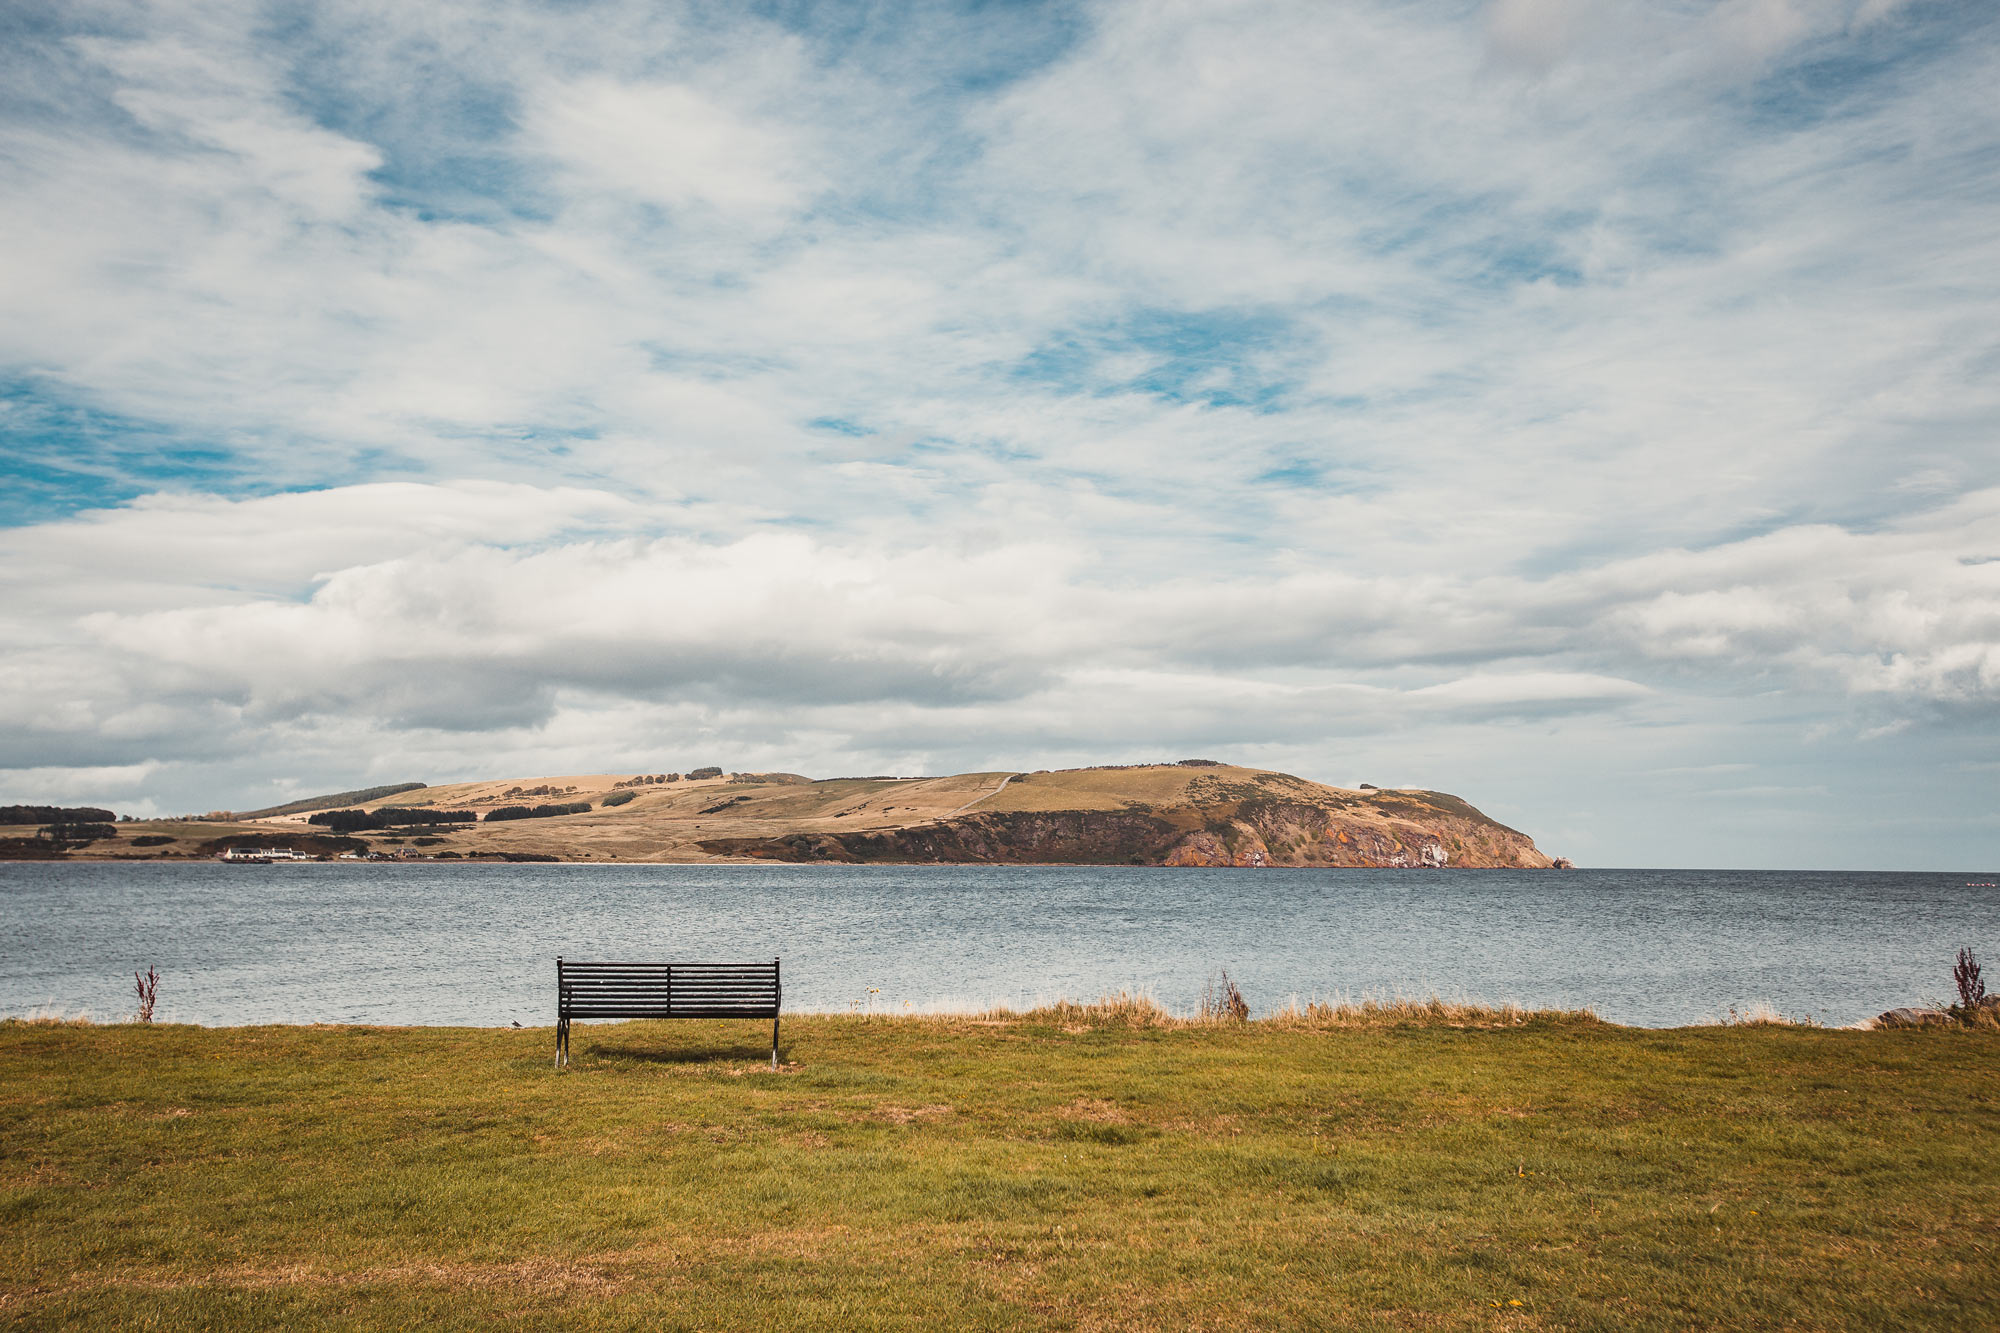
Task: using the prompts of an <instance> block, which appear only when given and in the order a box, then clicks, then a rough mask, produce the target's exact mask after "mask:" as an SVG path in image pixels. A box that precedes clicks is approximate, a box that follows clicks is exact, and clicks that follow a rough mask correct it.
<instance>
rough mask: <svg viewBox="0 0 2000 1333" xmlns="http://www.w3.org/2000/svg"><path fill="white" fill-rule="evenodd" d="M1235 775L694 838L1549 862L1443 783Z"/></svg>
mask: <svg viewBox="0 0 2000 1333" xmlns="http://www.w3.org/2000/svg"><path fill="white" fill-rule="evenodd" d="M1246 774H1247V777H1246V776H1244V775H1246ZM1232 777H1233V778H1234V780H1233V781H1227V782H1225V781H1222V780H1215V781H1211V782H1209V783H1207V784H1202V783H1200V782H1196V783H1193V784H1190V790H1189V791H1188V792H1187V793H1186V796H1187V798H1188V799H1186V800H1183V801H1176V802H1169V803H1159V804H1154V803H1148V802H1145V801H1140V800H1132V801H1128V802H1127V803H1126V804H1125V806H1124V808H1121V809H1116V810H1106V809H1069V810H1064V809H1042V810H989V811H973V812H970V813H967V814H962V815H958V816H956V817H953V818H948V819H940V820H936V821H933V822H928V823H921V824H914V825H911V826H909V827H906V828H896V829H875V830H868V831H855V832H851V833H850V832H838V833H834V832H806V831H800V832H797V833H790V834H785V835H781V836H778V837H762V838H758V837H738V838H716V839H710V840H707V841H704V842H702V843H701V847H702V849H703V850H704V851H708V852H711V853H714V854H716V855H720V856H749V857H757V858H761V859H768V860H779V861H881V862H890V861H914V862H947V863H950V862H972V863H1015V864H1034V863H1041V864H1050V863H1054V864H1076V865H1158V866H1243V867H1256V866H1355V867H1380V868H1411V869H1423V868H1427V869H1443V868H1446V867H1449V866H1458V867H1494V866H1516V867H1525V868H1546V867H1548V866H1550V865H1552V864H1553V863H1552V862H1551V860H1550V859H1549V858H1548V857H1547V856H1545V855H1543V854H1542V852H1541V851H1540V850H1539V849H1537V848H1536V846H1535V844H1534V841H1533V839H1531V838H1529V837H1528V836H1527V835H1526V834H1524V833H1520V832H1518V831H1517V830H1514V829H1511V828H1508V827H1506V826H1505V825H1504V824H1500V823H1497V822H1495V821H1494V820H1492V819H1489V818H1487V817H1486V816H1485V815H1483V814H1481V813H1480V812H1479V811H1478V810H1476V809H1474V808H1473V807H1472V806H1470V805H1468V804H1466V803H1465V802H1464V801H1462V800H1460V799H1459V798H1457V797H1455V796H1450V795H1446V794H1445V793H1443V792H1429V791H1383V792H1373V793H1360V792H1344V791H1341V790H1340V789H1337V788H1327V787H1321V786H1319V785H1318V784H1316V783H1306V782H1304V781H1303V780H1301V779H1297V778H1291V777H1289V776H1288V775H1285V774H1269V775H1265V774H1256V773H1254V772H1253V771H1245V770H1238V771H1237V774H1236V775H1232ZM1265 778H1269V779H1274V781H1269V782H1266V781H1263V779H1265ZM1204 786H1205V787H1206V789H1204Z"/></svg>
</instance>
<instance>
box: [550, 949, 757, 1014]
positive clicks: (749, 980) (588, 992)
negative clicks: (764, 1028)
mask: <svg viewBox="0 0 2000 1333" xmlns="http://www.w3.org/2000/svg"><path fill="white" fill-rule="evenodd" d="M783 998H784V988H783V987H782V986H780V985H779V984H778V960H777V959H775V958H773V959H772V960H771V961H770V962H768V963H572V962H567V961H565V960H564V959H561V958H558V959H556V1017H558V1018H776V1017H777V1016H778V1005H779V1004H780V1002H781V1001H782V1000H783Z"/></svg>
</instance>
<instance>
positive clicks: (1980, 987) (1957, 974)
mask: <svg viewBox="0 0 2000 1333" xmlns="http://www.w3.org/2000/svg"><path fill="white" fill-rule="evenodd" d="M1951 979H1952V980H1953V981H1954V982H1956V983H1957V985H1958V1003H1959V1006H1960V1007H1961V1008H1965V1009H1977V1008H1978V1007H1979V1003H1980V1001H1982V1000H1984V999H1985V998H1986V979H1985V978H1984V977H1982V976H1980V975H1979V960H1978V959H1977V958H1974V957H1973V956H1972V950H1970V949H1960V950H1959V951H1958V965H1957V966H1956V967H1954V968H1952V969H1951Z"/></svg>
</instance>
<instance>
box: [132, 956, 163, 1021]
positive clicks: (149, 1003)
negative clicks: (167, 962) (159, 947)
mask: <svg viewBox="0 0 2000 1333" xmlns="http://www.w3.org/2000/svg"><path fill="white" fill-rule="evenodd" d="M132 979H133V981H134V982H136V983H137V985H138V991H139V1021H140V1022H141V1023H150V1022H152V1021H153V1005H154V1004H156V1003H157V1002H158V1001H159V998H160V973H159V971H158V969H156V968H151V967H149V968H147V969H146V970H145V971H144V972H134V973H133V974H132Z"/></svg>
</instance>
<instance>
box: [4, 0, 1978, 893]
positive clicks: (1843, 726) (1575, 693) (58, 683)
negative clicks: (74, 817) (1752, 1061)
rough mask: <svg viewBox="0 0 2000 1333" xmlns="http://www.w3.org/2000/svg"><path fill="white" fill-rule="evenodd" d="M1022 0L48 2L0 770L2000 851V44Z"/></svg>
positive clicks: (1852, 26) (1868, 28) (10, 381)
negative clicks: (1832, 836) (1727, 801)
mask: <svg viewBox="0 0 2000 1333" xmlns="http://www.w3.org/2000/svg"><path fill="white" fill-rule="evenodd" d="M1003 9H1007V10H1008V12H1002V13H997V14H996V13H994V12H991V11H990V10H989V9H986V8H979V9H968V10H959V9H957V8H954V7H951V6H946V5H937V6H932V7H925V8H921V9H918V10H916V11H913V14H912V16H911V17H910V19H909V21H908V22H906V23H899V24H896V25H893V26H887V25H883V24H881V23H880V22H879V20H877V19H873V18H871V17H870V16H869V14H868V13H867V12H866V11H861V10H856V11H854V12H853V13H852V14H844V13H843V14H838V15H837V14H836V13H835V12H834V11H833V10H831V9H815V11H814V12H813V13H812V14H810V15H808V16H806V17H804V18H802V19H799V20H798V21H796V22H790V23H780V22H777V21H774V20H768V19H756V18H749V17H744V16H741V15H738V14H735V13H733V12H725V11H719V10H714V9H708V8H701V7H691V8H688V9H685V10H682V9H676V8H672V7H660V6H654V5H629V6H628V5H621V4H616V3H606V4H600V5H596V6H593V7H591V9H590V10H589V12H588V13H587V14H577V13H572V12H570V11H554V10H547V9H545V8H542V7H540V6H534V5H526V4H522V5H506V4H501V5H480V6H464V7H454V6H450V5H442V6H426V7H424V8H423V9H422V10H421V11H412V10H410V9H408V7H403V6H374V5H368V4H363V3H350V4H342V5H333V6H318V7H313V8H311V9H307V10H293V9H285V10H282V11H280V10H271V9H267V8H264V7H261V6H254V5H247V4H246V5H242V6H239V7H232V6H230V5H204V6H199V7H195V6H181V5H174V4H157V5H145V6H127V5H122V4H121V5H105V6H102V7H91V6H64V7H62V8H61V9H60V10H56V9H51V10H49V11H47V12H45V13H43V14H42V15H40V16H39V18H38V19H37V20H36V21H33V22H30V23H29V24H28V25H27V27H26V36H25V38H24V40H21V41H19V42H16V43H14V44H13V45H12V50H11V53H10V54H9V55H8V56H6V57H5V60H6V73H7V75H8V77H7V79H6V80H5V84H6V86H7V88H8V89H9V90H10V91H9V92H8V93H7V94H6V95H5V98H6V100H5V102H4V104H0V231H4V232H5V234H7V235H8V236H9V237H10V238H15V239H14V240H13V241H11V242H10V245H9V246H8V247H7V249H6V252H5V255H4V256H0V302H4V308H5V311H6V318H5V319H4V320H0V387H4V389H5V393H4V396H0V429H4V430H5V431H6V434H5V436H4V443H3V444H0V447H4V449H5V451H6V454H5V456H6V459H7V460H8V461H7V470H8V473H9V475H10V477H11V478H12V479H13V480H14V482H15V485H14V486H13V488H12V489H13V494H14V498H13V499H12V500H11V501H10V506H11V507H10V509H9V510H8V511H7V513H8V515H9V516H10V517H11V519H12V521H13V524H14V526H12V527H11V528H9V529H6V530H4V531H0V545H4V546H5V548H6V552H7V555H6V564H5V569H4V573H0V598H4V601H0V619H3V620H4V622H5V623H4V628H5V629H6V631H7V644H8V646H7V647H6V648H5V650H4V651H0V677H4V680H5V682H6V687H7V697H8V698H9V699H10V701H12V702H11V703H10V707H9V708H8V709H7V711H6V715H5V716H4V718H0V735H4V758H3V759H0V763H4V765H5V770H4V771H0V779H4V781H0V786H4V787H5V788H6V790H7V794H9V795H14V794H18V795H19V796H22V797H27V798H34V797H38V796H39V795H40V794H41V793H42V792H45V791H53V790H55V789H56V788H57V787H63V788H64V790H65V791H67V790H69V789H70V788H75V789H77V790H80V791H85V792H86V794H90V795H94V796H99V797H102V798H104V799H107V800H111V801H112V802H113V803H117V804H121V805H122V806H123V807H127V808H136V807H138V806H140V805H143V804H145V803H147V802H151V803H153V804H154V805H155V806H162V805H164V807H165V808H169V809H171V808H176V807H195V806H207V805H216V804H240V805H248V804H256V803H262V801H263V799H264V798H266V797H268V796H270V795H272V794H274V793H275V792H282V791H286V790H297V789H301V788H311V787H317V786H341V785H350V782H351V781H359V780H363V779H366V778H371V777H380V778H387V779H400V778H406V777H411V776H415V777H421V778H426V779H430V780H439V779H443V778H446V777H451V776H457V775H460V774H466V773H473V772H482V773H483V772H499V771H502V770H504V771H506V772H510V773H511V772H515V771H517V770H518V771H519V772H521V773H523V774H524V775H525V774H526V773H528V772H530V771H555V770H558V769H562V768H568V769H570V770H571V771H576V770H578V769H586V768H587V769H593V770H594V769H618V768H622V767H633V768H648V769H657V768H659V767H662V766H668V767H671V766H676V765H677V764H679V765H680V766H685V765H687V764H692V763H696V762H706V761H707V759H705V758H700V757H697V755H696V753H695V752H696V751H699V752H700V753H701V754H702V755H707V756H711V757H713V758H714V759H715V761H717V762H723V763H726V764H729V765H730V766H734V767H787V768H802V769H809V770H813V771H832V770H837V769H849V770H861V771H871V772H872V771H883V770H884V769H887V768H896V767H903V768H908V769H920V768H921V769H939V768H946V767H977V766H986V765H996V766H999V765H1014V764H1023V765H1039V764H1043V763H1057V762H1067V761H1073V760H1102V759H1123V758H1131V757H1144V756H1152V755H1158V754H1166V753H1174V752H1178V751H1180V750H1184V749H1189V748H1191V747H1200V748H1202V749H1203V750H1204V751H1207V752H1216V753H1218V754H1221V755H1222V757H1235V758H1241V759H1245V760H1249V761H1259V762H1272V763H1282V764H1285V765H1288V766H1291V767H1295V768H1298V769H1301V770H1303V771H1307V772H1309V773H1312V774H1313V775H1315V776H1321V777H1325V778H1329V779H1332V780H1361V779H1363V778H1368V779H1370V780H1375V781H1384V780H1390V781H1410V782H1423V783H1425V784H1427V785H1433V786H1441V787H1452V788H1456V789H1459V790H1463V791H1465V792H1466V793H1467V794H1468V795H1471V796H1473V797H1474V798H1475V799H1483V800H1484V801H1485V802H1486V803H1487V804H1489V805H1492V806H1494V807H1495V808H1496V810H1497V811H1498V812H1501V813H1503V814H1505V815H1506V816H1508V817H1510V818H1513V819H1515V820H1516V821H1518V822H1522V823H1524V824H1526V825H1527V826H1528V827H1530V829H1531V830H1532V831H1536V832H1538V833H1540V832H1542V830H1544V829H1547V830H1549V831H1550V835H1551V836H1550V837H1548V838H1545V840H1552V841H1561V840H1562V839H1563V838H1565V837H1567V838H1568V839H1569V840H1570V841H1569V843H1568V844H1567V846H1568V847H1573V848H1574V849H1576V850H1578V851H1581V852H1583V853H1584V854H1586V855H1588V856H1591V857H1592V858H1593V859H1596V860H1599V861H1600V862H1601V861H1603V860H1606V859H1617V860H1628V861H1629V860H1651V861H1658V862H1663V863H1673V862H1685V861H1688V860H1693V861H1697V862H1700V861H1708V862H1710V863H1713V862H1714V861H1715V860H1718V859H1722V860H1728V859H1734V860H1739V861H1757V862H1766V863H1767V862H1769V861H1771V860H1779V861H1782V860H1785V859H1787V857H1788V856H1792V855H1793V853H1792V852H1791V851H1790V849H1791V848H1796V847H1814V846H1819V845H1821V841H1820V840H1821V839H1822V838H1823V836H1824V832H1825V830H1828V829H1834V828H1842V827H1850V828H1851V827H1854V826H1855V823H1854V821H1855V820H1856V819H1857V818H1867V819H1873V820H1875V821H1876V822H1878V823H1879V824H1880V825H1881V826H1882V828H1883V830H1884V831H1883V832H1882V834H1881V835H1880V836H1882V837H1885V838H1897V839H1901V841H1899V842H1896V843H1895V844H1894V846H1895V848H1896V850H1895V851H1894V852H1893V853H1883V854H1881V855H1877V854H1874V853H1870V854H1867V855H1859V859H1858V860H1857V858H1856V857H1845V858H1843V859H1845V860H1846V861H1848V862H1850V863H1861V862H1868V863H1884V858H1889V859H1893V858H1900V857H1907V856H1916V857H1921V858H1928V863H1931V864H1945V863H1948V862H1949V863H1953V864H1956V862H1954V861H1952V858H1953V857H1956V856H1958V855H1959V854H1960V853H1959V851H1958V850H1957V849H1955V848H1954V849H1951V850H1950V851H1948V852H1947V851H1944V850H1941V849H1940V848H1939V847H1938V845H1937V843H1936V842H1935V838H1936V836H1937V835H1936V833H1935V831H1934V830H1930V829H1929V828H1928V826H1925V830H1924V831H1923V832H1921V833H1920V834H1919V833H1912V832H1910V830H1911V829H1912V828H1913V827H1915V825H1913V824H1912V822H1911V821H1912V820H1918V821H1921V820H1923V819H1927V818H1931V817H1932V814H1931V813H1926V812H1933V813H1934V812H1938V811H1945V812H1948V813H1950V814H1952V815H1953V816H1954V817H1958V816H1963V818H1961V819H1960V822H1959V823H1958V824H1957V825H1956V827H1958V828H1960V829H1962V830H1963V829H1970V830H1973V831H1972V832H1971V833H1970V834H1968V836H1970V837H1971V838H1972V839H1973V841H1972V843H1971V844H1970V847H1971V848H1972V849H1973V850H1974V851H1976V852H1977V854H1978V855H1992V854H2000V829H1997V828H1995V826H1994V825H1993V823H1992V822H1991V821H1990V819H1989V820H1988V822H1987V823H1986V824H1984V826H1983V831H1981V830H1982V826H1981V825H1980V824H1979V822H1978V821H1979V818H1980V810H1979V803H1978V802H1977V801H1976V800H1971V799H1970V798H1968V797H1967V796H1966V795H1965V783H1966V781H1967V779H1966V778H1965V776H1964V775H1965V773H1967V772H1972V773H1979V772H1983V771H1984V770H1980V769H1977V768H1972V769H1966V768H1963V767H1961V766H1962V765H1966V764H1973V765H1976V764H1978V763H1979V762H1981V761H1980V759H1979V757H1978V756H1979V753H1980V749H1981V747H1982V746H1986V747H1989V748H1990V744H1991V741H1992V740H1993V738H1994V736H1995V733H1996V730H2000V727H1996V721H2000V450H1996V446H1995V440H1996V434H1995V426H1996V422H1997V421H2000V403H1996V387H1995V386H1996V384H2000V377H1996V376H1995V374H1994V373H1993V372H1994V368H1995V365H1996V360H2000V358H1996V350H2000V349H1996V343H1995V333H1994V330H1995V329H2000V318H1996V317H2000V292H1996V280H1995V278H1994V276H1993V275H1994V274H2000V240H1997V239H1996V237H1995V235H1994V233H1993V230H1992V228H1991V226H1990V220H1991V218H1992V216H1993V209H1994V206H1995V204H1996V202H2000V199H1996V194H2000V170H1996V168H1995V166H1994V163H1995V162H1996V161H2000V154H1996V152H1995V149H1996V147H2000V144H1996V139H2000V127H1996V125H1995V123H1994V120H1993V118H1992V117H1991V115H1990V114H1987V113H1986V112H1985V111H1984V107H1985V105H1986V100H1987V99H1986V95H1985V93H1984V89H1986V88H1989V87H1990V86H1992V83H1993V82H1994V81H1995V79H1996V76H2000V69H1996V64H2000V28H1996V23H1995V21H1994V20H1992V19H1990V18H1987V17H1984V16H1982V15H1980V14H1979V13H1978V12H1977V11H1976V10H1972V9H1969V8H1968V7H1963V6H1952V5H1944V4H1936V3H1924V2H1923V0H1912V2H1911V3H1904V4H1888V3H1882V2H1881V0H1867V3H1850V4H1830V5H1802V4H1790V3H1786V2H1785V0H1726V2H1725V3H1719V4H1699V5H1692V6H1679V7H1671V8H1662V7H1659V6H1650V5H1637V4H1633V5H1579V4H1573V3H1570V2H1569V0H1499V3H1495V4H1491V5H1487V6H1483V7H1481V6H1471V7H1468V6H1461V5H1417V6H1410V5H1402V4H1386V3H1385V4H1380V5H1375V4H1355V5H1343V6H1336V7H1333V8H1331V9H1324V8H1320V9H1315V8H1311V7H1306V8H1301V7H1298V6H1295V5H1289V4H1275V3H1274V4H1260V3H1252V2H1248V0H1245V2H1243V3H1229V4H1222V3H1200V4H1197V3H1185V4H1179V3H1177V4H1164V5H1163V4H1096V5H1085V6H1079V7H1065V6H1049V7H1012V8H1011V9H1008V7H1003ZM1524 751H1532V754H1533V758H1532V759H1528V758H1524V757H1523V755H1524ZM1610 756H1615V760H1610V759H1608V757H1610ZM1607 762H1608V763H1609V767H1606V766H1605V765H1606V764H1607ZM1716 764H1730V765H1736V764H1742V765H1747V766H1748V767H1747V768H1746V769H1734V768H1732V769H1731V770H1730V780H1729V781H1728V782H1727V783H1726V784H1723V785H1726V786H1727V787H1728V788H1729V789H1731V790H1733V791H1735V792H1736V795H1735V796H1734V797H1732V798H1731V799H1732V801H1733V803H1734V805H1735V806H1736V807H1738V808H1740V809H1742V810H1744V811H1746V812H1747V813H1745V814H1744V815H1743V816H1742V817H1741V819H1740V820H1737V822H1736V823H1732V822H1731V821H1732V820H1733V819H1736V818H1737V817H1736V816H1735V815H1733V814H1732V815H1723V816H1718V815H1717V814H1716V813H1715V812H1714V811H1713V809H1712V808H1711V807H1712V805H1713V803H1714V798H1713V797H1712V795H1710V793H1712V792H1714V791H1717V790H1720V789H1721V786H1719V785H1718V784H1717V783H1715V782H1713V781H1710V780H1707V779H1703V780H1700V781H1694V780H1691V779H1685V775H1686V774H1688V773H1693V772H1698V771H1702V770H1704V769H1707V768H1711V767H1712V766H1713V765H1716ZM1885 773H1892V774H1894V776H1895V781H1896V784H1899V785H1898V786H1897V790H1898V791H1899V792H1901V793H1902V795H1900V796H1885V795H1884V793H1883V790H1882V784H1881V783H1880V782H1879V779H1880V777H1881V776H1882V775H1883V774H1885ZM92 774H97V775H100V776H97V777H92V776H90V775H92ZM1663 774H1679V775H1682V776H1679V777H1675V776H1661V775H1663ZM91 782H97V783H100V784H101V785H100V786H99V787H97V788H94V789H93V788H90V786H89V784H90V783H91ZM65 784H67V786H65ZM1677 784H1678V785H1677ZM31 788H32V790H30V789H31ZM1802 794H1804V795H1802ZM1795 797H1797V798H1799V799H1793V798H1795ZM1663 810H1669V811H1673V812H1676V813H1674V814H1673V815H1672V816H1671V817H1670V819H1669V821H1668V822H1671V823H1673V824H1676V825H1680V826H1685V825H1687V824H1691V823H1704V824H1705V825H1706V826H1707V827H1708V828H1710V829H1711V830H1712V833H1711V839H1710V841H1709V842H1708V843H1707V844H1706V845H1705V846H1701V847H1690V846H1689V845H1688V844H1687V843H1686V842H1685V841H1684V840H1682V839H1681V837H1680V835H1678V834H1676V835H1674V836H1672V837H1669V836H1668V835H1667V834H1666V833H1664V832H1663V831H1662V821H1661V819H1660V817H1659V816H1660V812H1661V811H1663ZM1579 814H1580V815H1581V817H1578V816H1579ZM1773 839H1775V842H1774V841H1772V840H1773ZM1881 845H1883V846H1887V845H1889V844H1886V843H1885V844H1881ZM1710 848H1714V849H1716V850H1715V851H1713V852H1711V851H1710V850H1709V849H1710ZM1563 849H1564V848H1558V850H1563ZM1939 858H1943V859H1939Z"/></svg>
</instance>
